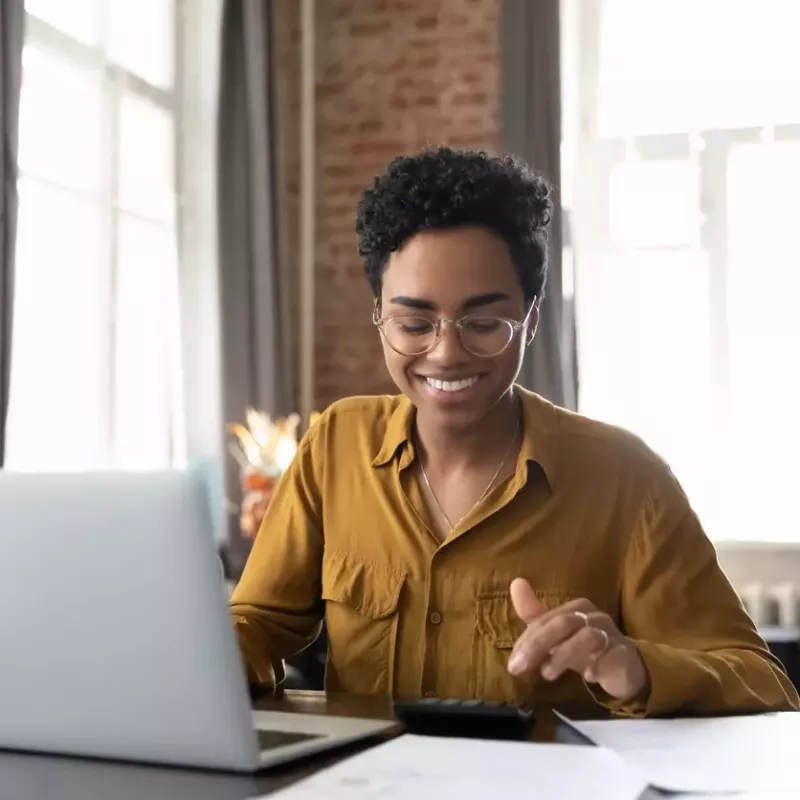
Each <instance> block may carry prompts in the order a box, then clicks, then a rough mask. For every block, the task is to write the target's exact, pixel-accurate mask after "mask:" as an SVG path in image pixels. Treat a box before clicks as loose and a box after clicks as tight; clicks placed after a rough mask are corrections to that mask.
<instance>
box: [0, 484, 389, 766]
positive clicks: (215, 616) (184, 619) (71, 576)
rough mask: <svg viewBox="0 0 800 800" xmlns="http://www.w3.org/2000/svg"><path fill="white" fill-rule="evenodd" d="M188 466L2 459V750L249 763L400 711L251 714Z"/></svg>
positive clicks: (372, 726)
mask: <svg viewBox="0 0 800 800" xmlns="http://www.w3.org/2000/svg"><path fill="white" fill-rule="evenodd" d="M209 520H210V515H209V513H208V504H207V502H206V494H205V491H204V489H203V486H202V485H201V483H200V482H199V480H198V479H197V478H196V477H195V476H193V475H192V474H191V473H186V472H180V471H174V472H161V473H138V474H130V473H107V474H73V475H44V474H17V473H8V472H3V471H0V749H14V750H29V751H37V752H50V753H60V754H73V755H79V756H92V757H100V758H114V759H123V760H131V761H146V762H154V763H165V764H175V765H183V766H192V767H204V768H211V769H225V770H233V771H242V772H250V771H255V770H257V769H259V768H261V767H268V766H272V765H275V764H280V763H283V762H286V761H289V760H292V759H294V758H297V757H300V756H305V755H308V754H311V753H315V752H319V751H322V750H326V749H328V748H331V747H334V746H338V745H342V744H346V743H349V742H352V741H356V740H358V739H362V738H365V737H368V736H371V735H373V734H377V733H379V732H381V731H384V730H386V729H388V728H390V727H391V726H392V725H393V723H390V722H382V721H376V720H360V719H345V718H333V717H323V716H312V715H301V714H283V713H278V712H274V713H273V712H255V713H254V712H253V711H251V708H250V702H249V696H248V693H247V687H246V683H245V677H244V671H243V668H242V664H241V661H240V657H239V652H238V648H237V646H236V642H235V636H234V633H233V630H232V626H231V621H230V617H229V614H228V607H227V597H226V592H225V588H224V585H223V581H222V576H221V573H220V566H219V562H218V559H217V555H216V551H215V547H214V541H213V536H212V532H211V525H210V521H209Z"/></svg>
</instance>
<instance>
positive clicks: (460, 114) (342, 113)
mask: <svg viewBox="0 0 800 800" xmlns="http://www.w3.org/2000/svg"><path fill="white" fill-rule="evenodd" d="M500 2H501V0H350V2H343V1H339V0H329V1H327V2H317V4H316V8H317V19H316V37H317V45H318V46H317V87H316V89H317V97H316V116H317V137H316V141H317V164H316V169H317V172H316V174H317V198H318V200H317V220H316V225H317V242H316V296H315V302H316V341H315V358H316V386H315V397H316V405H317V407H318V408H323V407H325V406H326V405H328V404H329V403H331V402H333V401H334V400H336V399H338V398H340V397H342V396H345V395H349V394H360V393H374V392H385V391H394V387H393V385H392V384H391V382H390V381H389V379H388V376H387V375H386V373H385V370H384V368H383V359H382V355H381V348H380V342H379V340H378V334H377V332H376V331H375V330H374V328H373V326H372V323H371V308H372V297H371V293H370V291H369V287H368V285H367V283H366V281H365V280H364V277H363V273H362V265H361V261H360V258H359V256H358V251H357V244H356V236H355V233H354V220H355V207H356V203H357V201H358V197H359V195H360V193H361V191H362V189H363V188H364V187H365V186H366V185H367V184H368V183H369V182H370V181H371V180H372V178H373V176H374V175H376V174H377V173H379V172H381V171H382V170H383V169H384V167H385V166H386V163H387V162H388V161H389V160H390V159H391V158H393V157H394V156H396V155H399V154H402V153H407V152H412V151H415V150H418V149H420V148H422V147H424V146H426V145H430V144H443V143H446V144H451V145H454V146H466V147H478V148H485V149H489V150H494V149H496V147H497V144H498V98H499V53H498V43H499V29H498V26H499V11H500ZM281 5H282V7H283V11H282V13H283V14H285V15H288V17H289V18H293V17H292V15H296V7H297V6H298V5H299V3H297V2H296V0H284V3H283V4H281ZM291 7H293V8H291ZM294 25H295V28H294V29H297V28H299V25H298V24H297V23H296V22H295V23H294ZM284 26H285V27H284V28H283V30H292V23H291V19H289V21H288V22H287V21H286V20H284ZM283 46H284V47H285V45H283ZM293 64H294V62H293V60H292V57H291V55H287V54H286V53H284V56H283V61H282V65H283V68H284V69H292V68H293V66H292V65H293ZM296 66H299V62H298V64H297V65H296ZM284 80H285V81H286V80H288V81H291V79H284ZM284 85H287V84H286V83H284ZM283 109H286V102H285V101H284V104H283ZM288 113H289V115H290V117H291V115H292V114H294V115H295V116H294V117H293V118H294V119H295V123H291V122H289V123H286V122H284V123H283V124H284V125H287V124H288V125H291V124H297V121H298V120H299V117H297V112H296V109H295V110H294V111H292V109H291V108H290V109H289V110H288ZM289 147H290V149H291V146H289ZM293 172H294V170H287V171H286V172H285V174H286V175H287V178H286V184H285V191H287V192H288V193H289V198H290V199H289V202H290V204H291V203H292V202H294V203H295V209H296V184H295V182H294V181H295V177H296V176H295V175H293V174H292V173H293ZM292 192H294V195H292ZM288 216H289V217H290V218H291V219H295V218H292V216H291V214H288ZM295 217H296V214H295ZM294 224H295V225H296V221H295V223H294ZM293 249H294V250H295V251H296V248H293ZM295 256H296V252H295ZM293 263H296V260H295V261H294V262H293Z"/></svg>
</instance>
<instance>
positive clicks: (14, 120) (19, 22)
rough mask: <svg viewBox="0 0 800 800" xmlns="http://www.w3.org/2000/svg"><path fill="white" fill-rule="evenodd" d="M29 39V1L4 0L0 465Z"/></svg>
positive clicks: (0, 27)
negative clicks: (25, 50) (24, 52)
mask: <svg viewBox="0 0 800 800" xmlns="http://www.w3.org/2000/svg"><path fill="white" fill-rule="evenodd" d="M24 39H25V8H24V5H23V0H0V137H2V142H0V467H2V466H3V463H4V460H5V449H6V448H5V444H6V436H5V430H6V416H7V414H8V394H9V383H10V372H11V314H12V310H13V305H14V303H13V300H14V249H15V244H16V232H17V133H18V131H17V128H18V123H19V92H20V82H21V79H22V45H23V42H24Z"/></svg>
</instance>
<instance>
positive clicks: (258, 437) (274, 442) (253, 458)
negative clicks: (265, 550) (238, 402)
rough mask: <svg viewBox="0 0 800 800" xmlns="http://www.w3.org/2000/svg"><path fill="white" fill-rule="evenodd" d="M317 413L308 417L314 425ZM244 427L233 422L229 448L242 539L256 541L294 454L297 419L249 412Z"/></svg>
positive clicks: (295, 449) (229, 427)
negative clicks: (237, 481) (238, 490)
mask: <svg viewBox="0 0 800 800" xmlns="http://www.w3.org/2000/svg"><path fill="white" fill-rule="evenodd" d="M318 417H319V414H318V413H314V414H312V415H311V420H310V424H311V425H313V424H314V423H315V422H316V421H317V418H318ZM245 420H246V423H247V424H246V425H242V424H241V423H238V422H234V423H231V424H229V425H228V432H229V433H231V434H233V437H234V441H232V442H231V443H230V445H229V448H228V449H229V451H230V453H231V455H232V456H233V457H234V459H236V462H237V464H238V465H239V469H240V475H241V485H242V506H241V509H240V512H239V524H240V527H241V531H242V535H243V536H245V537H246V538H249V539H253V538H255V535H256V533H258V529H259V528H260V527H261V521H262V520H263V518H264V514H265V513H266V510H267V506H268V505H269V502H270V500H271V499H272V494H273V492H274V491H275V486H276V485H277V482H278V480H279V479H280V477H281V475H283V473H284V472H285V471H286V470H287V469H288V467H289V464H291V462H292V459H293V458H294V454H295V453H296V452H297V445H298V442H297V432H298V428H299V426H300V415H299V414H290V415H289V416H288V417H278V418H277V419H275V420H274V421H273V420H272V419H271V417H270V415H269V414H266V413H264V412H261V411H256V410H255V409H254V408H248V409H247V411H246V415H245Z"/></svg>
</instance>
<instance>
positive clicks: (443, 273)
mask: <svg viewBox="0 0 800 800" xmlns="http://www.w3.org/2000/svg"><path fill="white" fill-rule="evenodd" d="M380 311H381V317H382V318H384V319H385V318H389V317H400V316H405V317H407V316H414V317H420V318H424V319H427V320H430V321H433V322H435V321H436V320H438V319H450V320H455V319H460V318H461V317H463V316H465V315H467V314H473V315H477V316H481V317H504V318H506V319H509V320H513V321H516V322H521V321H522V320H523V319H524V318H525V314H526V311H527V309H526V308H525V302H524V298H523V294H522V289H521V287H520V285H519V281H518V279H517V274H516V272H515V270H514V266H513V263H512V261H511V255H510V253H509V251H508V247H507V245H506V243H505V242H504V241H503V240H502V239H501V238H500V237H498V236H497V235H495V234H493V233H491V232H490V231H488V230H486V229H484V228H479V227H472V226H470V227H460V228H452V229H448V230H435V231H425V232H423V233H419V234H417V235H416V236H414V237H413V238H412V239H410V240H409V241H408V242H407V243H406V245H405V246H404V247H403V248H402V249H401V250H398V251H397V252H395V253H393V254H392V256H391V257H390V259H389V263H388V265H387V269H386V272H385V273H384V276H383V290H382V293H381V306H380ZM537 323H538V307H534V308H533V310H532V312H531V314H530V316H529V318H528V322H527V325H526V327H525V328H524V329H523V330H520V331H518V332H517V334H516V335H515V336H514V339H513V340H512V342H511V344H510V345H509V346H508V347H507V348H506V349H505V350H503V352H501V353H499V354H498V355H493V356H491V357H485V356H478V355H474V354H473V353H471V352H469V351H468V350H466V349H465V348H464V347H463V345H462V343H461V340H460V338H459V335H458V331H457V330H456V328H455V326H454V325H452V324H446V325H444V326H443V328H442V336H441V338H440V339H439V341H438V343H437V345H436V347H435V348H434V349H433V350H431V351H429V352H427V353H424V354H423V355H417V356H408V355H401V354H400V353H397V352H396V351H395V350H393V349H392V348H391V347H390V346H389V345H388V344H387V342H386V337H385V336H384V337H382V340H383V352H384V357H385V359H386V366H387V367H388V369H389V374H390V375H391V376H392V380H394V382H395V383H396V384H397V386H398V388H399V389H400V391H402V392H403V393H405V394H406V395H407V396H408V397H409V398H410V399H411V401H412V402H413V403H414V405H415V406H416V407H417V409H418V410H419V412H420V413H424V414H425V415H426V416H427V417H429V418H430V419H432V420H434V421H435V422H437V423H439V424H441V425H443V426H446V427H449V428H453V429H463V428H466V427H467V426H470V425H474V424H475V423H477V422H478V421H480V420H481V419H482V418H483V417H484V416H485V415H486V413H487V412H488V411H489V410H490V409H492V408H493V407H494V406H495V405H496V404H497V402H498V401H499V400H500V399H501V398H502V397H503V396H504V395H505V394H506V392H508V390H509V388H510V387H511V386H512V385H513V383H514V381H515V380H516V378H517V375H518V374H519V370H520V366H521V364H522V356H523V352H524V349H525V346H526V343H527V342H529V341H530V339H531V338H532V336H533V333H534V332H535V330H536V325H537ZM442 382H444V383H442Z"/></svg>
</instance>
